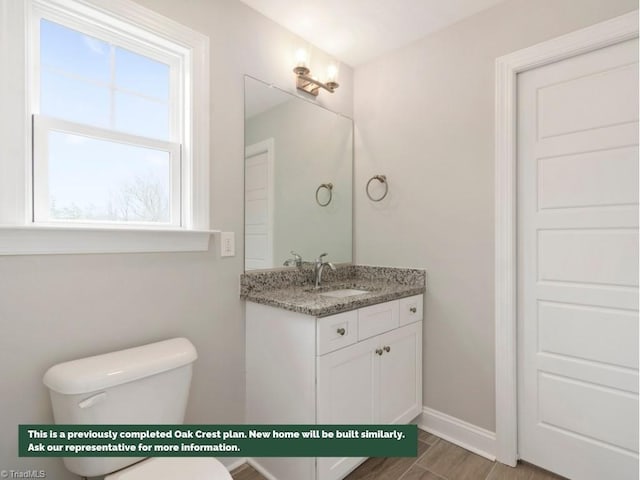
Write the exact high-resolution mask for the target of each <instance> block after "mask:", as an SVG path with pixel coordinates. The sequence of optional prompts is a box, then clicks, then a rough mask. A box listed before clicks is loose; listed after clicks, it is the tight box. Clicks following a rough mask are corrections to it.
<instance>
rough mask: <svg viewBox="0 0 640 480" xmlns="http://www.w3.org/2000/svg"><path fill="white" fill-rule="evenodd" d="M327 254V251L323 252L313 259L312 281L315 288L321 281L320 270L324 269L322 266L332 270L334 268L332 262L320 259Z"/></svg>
mask: <svg viewBox="0 0 640 480" xmlns="http://www.w3.org/2000/svg"><path fill="white" fill-rule="evenodd" d="M327 255H328V254H327V253H323V254H322V255H320V256H319V257H318V258H316V260H315V267H314V269H313V281H314V283H315V287H316V288H318V287H320V284H321V283H322V272H323V271H324V267H326V266H328V267H329V268H331V270H334V271H335V269H336V267H335V266H334V265H333V263H331V262H325V261H323V260H322V259H323V257H326V256H327Z"/></svg>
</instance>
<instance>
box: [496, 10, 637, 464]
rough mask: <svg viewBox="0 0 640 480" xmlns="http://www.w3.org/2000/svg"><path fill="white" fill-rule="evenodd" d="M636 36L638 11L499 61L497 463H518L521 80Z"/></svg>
mask: <svg viewBox="0 0 640 480" xmlns="http://www.w3.org/2000/svg"><path fill="white" fill-rule="evenodd" d="M636 37H638V10H634V11H632V12H629V13H627V14H624V15H621V16H619V17H615V18H613V19H611V20H606V21H604V22H601V23H598V24H595V25H593V26H590V27H587V28H583V29H581V30H577V31H575V32H571V33H569V34H567V35H563V36H561V37H557V38H554V39H552V40H548V41H545V42H542V43H539V44H537V45H534V46H532V47H528V48H525V49H523V50H518V51H516V52H513V53H510V54H509V55H505V56H503V57H499V58H497V59H496V66H495V74H496V87H495V164H494V165H495V198H494V201H495V371H496V377H495V388H496V391H495V394H496V452H495V453H496V459H497V460H498V461H499V462H501V463H504V464H507V465H511V466H515V465H516V462H517V461H518V416H517V415H518V412H517V408H518V403H517V402H518V396H517V361H516V359H517V337H516V321H517V314H516V308H517V304H516V301H517V299H516V291H517V290H516V278H517V256H516V255H517V251H516V241H517V236H516V228H517V209H516V199H517V195H516V180H517V177H516V161H517V155H516V146H517V127H516V112H517V96H516V94H517V91H516V81H517V78H516V77H517V75H518V74H519V73H521V72H525V71H527V70H531V69H534V68H538V67H541V66H544V65H548V64H550V63H553V62H557V61H559V60H564V59H566V58H570V57H574V56H577V55H581V54H583V53H588V52H590V51H593V50H597V49H599V48H603V47H607V46H610V45H615V44H616V43H620V42H623V41H626V40H630V39H633V38H636Z"/></svg>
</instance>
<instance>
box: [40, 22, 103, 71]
mask: <svg viewBox="0 0 640 480" xmlns="http://www.w3.org/2000/svg"><path fill="white" fill-rule="evenodd" d="M109 49H110V47H109V44H108V43H107V42H103V41H102V40H98V39H97V38H94V37H90V36H89V35H85V34H84V33H80V32H77V31H75V30H72V29H70V28H67V27H63V26H62V25H58V24H57V23H53V22H50V21H48V20H44V19H43V20H41V22H40V63H41V64H42V65H43V66H47V67H50V68H55V69H57V70H62V71H64V72H65V73H68V74H72V75H78V76H80V77H82V78H86V79H90V80H94V81H100V82H104V83H107V82H109V77H110V64H109V63H110V62H109V57H110V54H109Z"/></svg>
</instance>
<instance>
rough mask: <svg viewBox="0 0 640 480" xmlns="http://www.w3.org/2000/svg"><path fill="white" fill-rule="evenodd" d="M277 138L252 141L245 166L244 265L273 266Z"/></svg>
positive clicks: (247, 268) (248, 268)
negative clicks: (274, 140)
mask: <svg viewBox="0 0 640 480" xmlns="http://www.w3.org/2000/svg"><path fill="white" fill-rule="evenodd" d="M273 143H274V142H273V139H269V140H265V141H263V142H259V143H256V144H253V145H249V146H248V147H247V148H246V151H245V167H244V178H245V180H244V182H245V184H244V208H245V215H244V238H245V244H244V267H245V270H255V269H260V268H273V267H274V264H273V263H274V259H273V218H274V200H273V199H274V191H273V189H274V184H273V168H274V165H273V164H274V161H273V157H274V152H273V150H274V148H273Z"/></svg>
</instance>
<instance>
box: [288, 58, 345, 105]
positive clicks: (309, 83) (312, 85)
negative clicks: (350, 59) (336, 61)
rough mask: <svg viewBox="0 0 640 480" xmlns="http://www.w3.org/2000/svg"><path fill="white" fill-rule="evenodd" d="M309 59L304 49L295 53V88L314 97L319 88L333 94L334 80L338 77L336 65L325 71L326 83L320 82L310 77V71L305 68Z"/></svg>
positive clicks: (336, 85) (336, 84) (335, 85)
mask: <svg viewBox="0 0 640 480" xmlns="http://www.w3.org/2000/svg"><path fill="white" fill-rule="evenodd" d="M308 61H309V57H308V55H307V52H306V51H305V50H304V49H300V50H298V51H297V52H296V66H295V68H294V69H293V73H295V74H296V87H297V88H298V90H302V91H303V92H306V93H309V94H311V95H313V96H314V97H317V96H318V93H319V92H320V89H321V88H324V89H325V90H326V91H328V92H330V93H333V92H334V91H335V90H336V88H338V87H339V86H340V85H338V82H336V78H337V76H338V67H337V66H336V65H333V64H332V65H329V68H328V69H327V81H326V82H321V81H320V80H318V79H316V78H314V77H312V76H311V71H310V70H309V67H307V63H308Z"/></svg>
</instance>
